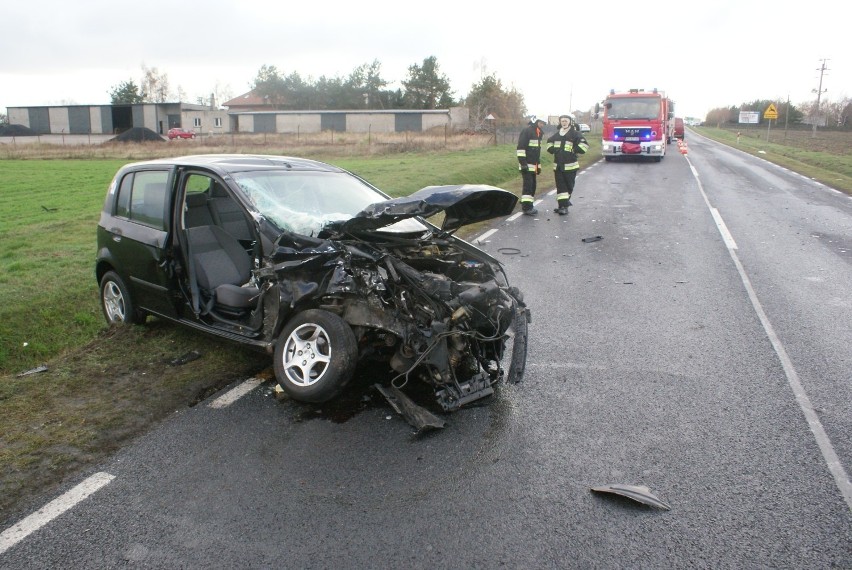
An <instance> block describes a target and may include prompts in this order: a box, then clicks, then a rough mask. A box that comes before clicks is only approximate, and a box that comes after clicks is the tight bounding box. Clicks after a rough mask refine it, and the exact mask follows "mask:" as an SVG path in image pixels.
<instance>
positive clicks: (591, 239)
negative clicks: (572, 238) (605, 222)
mask: <svg viewBox="0 0 852 570" xmlns="http://www.w3.org/2000/svg"><path fill="white" fill-rule="evenodd" d="M602 239H603V236H593V237H587V238H583V243H591V242H593V241H601V240H602Z"/></svg>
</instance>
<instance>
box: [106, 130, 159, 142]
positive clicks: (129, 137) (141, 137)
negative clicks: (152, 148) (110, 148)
mask: <svg viewBox="0 0 852 570" xmlns="http://www.w3.org/2000/svg"><path fill="white" fill-rule="evenodd" d="M110 141H115V142H143V141H160V142H165V141H164V139H163V137H161V136H160V135H158V134H157V133H155V132H154V131H152V130H151V129H147V128H145V127H133V128H132V129H128V130H126V131H124V132H123V133H121V134H120V135H118V136H117V137H114V138H112V139H110Z"/></svg>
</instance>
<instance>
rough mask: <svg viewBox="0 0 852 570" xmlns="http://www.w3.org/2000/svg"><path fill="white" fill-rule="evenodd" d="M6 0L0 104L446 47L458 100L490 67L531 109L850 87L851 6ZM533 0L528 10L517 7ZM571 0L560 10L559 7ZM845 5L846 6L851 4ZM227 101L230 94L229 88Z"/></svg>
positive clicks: (401, 60)
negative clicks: (158, 78)
mask: <svg viewBox="0 0 852 570" xmlns="http://www.w3.org/2000/svg"><path fill="white" fill-rule="evenodd" d="M499 4H502V3H497V2H487V3H486V2H481V3H480V2H464V1H454V2H453V1H447V0H432V1H430V2H422V3H416V2H407V1H399V2H387V1H384V0H380V1H374V2H369V1H367V2H353V1H351V0H348V1H341V0H324V1H320V2H299V3H293V2H286V1H281V0H205V1H203V2H201V1H195V0H192V1H175V0H170V1H165V0H148V1H146V2H126V1H123V0H111V1H106V0H86V1H85V2H69V1H68V0H29V1H27V2H4V5H3V9H2V12H0V13H1V14H2V21H3V23H4V25H3V31H2V33H0V54H2V59H0V112H6V108H7V107H24V106H36V105H60V104H80V105H83V104H104V103H109V99H110V97H109V92H110V91H111V90H112V88H113V87H115V86H117V85H119V84H121V83H122V82H124V81H127V80H131V79H132V80H133V81H134V82H135V83H136V84H137V85H139V84H140V81H141V78H142V66H143V65H144V66H146V67H148V68H156V69H157V70H158V71H159V72H160V73H164V74H166V75H167V76H168V80H169V84H170V87H171V90H172V91H173V92H177V88H178V87H180V88H181V89H182V91H183V92H184V93H185V94H186V99H185V102H195V100H196V98H197V97H199V96H204V97H208V96H209V94H210V93H211V92H218V93H223V94H229V95H232V96H237V95H241V94H242V93H245V92H246V91H248V90H249V89H250V88H251V83H252V81H253V79H254V78H255V77H256V75H257V72H258V70H259V69H260V67H261V66H262V65H264V64H265V65H274V66H275V67H276V68H277V69H278V71H279V72H280V73H282V74H283V75H289V74H290V73H292V72H298V73H299V74H300V75H301V76H302V77H304V78H308V77H310V78H313V79H316V78H319V77H321V76H323V75H324V76H326V77H346V76H348V75H349V73H350V72H351V71H352V70H354V69H355V68H356V67H358V66H359V65H362V64H369V63H372V62H373V61H374V60H378V61H379V62H380V63H381V75H382V77H383V78H384V79H385V80H387V81H389V82H391V83H392V86H393V87H398V86H399V82H400V81H402V80H404V79H406V77H407V72H408V67H409V66H411V65H413V64H418V65H420V64H422V63H423V60H424V59H425V58H427V57H430V56H435V57H436V58H437V61H438V65H439V69H440V72H441V73H443V74H444V75H446V76H447V78H448V79H449V80H450V84H451V85H452V89H453V90H454V96H455V97H456V98H459V97H463V96H465V95H467V93H468V92H469V91H470V88H471V85H473V84H475V83H478V82H479V81H480V80H481V78H482V77H483V75H492V74H493V75H495V76H496V77H497V78H498V79H500V80H501V81H502V83H503V85H504V86H505V87H507V88H508V87H514V88H516V89H517V90H518V91H520V92H521V93H522V94H523V95H524V99H525V102H526V105H527V109H528V111H529V112H530V113H535V114H540V115H555V114H560V113H564V112H566V111H568V110H578V109H589V108H591V107H592V106H594V104H595V102H596V101H600V100H602V99H603V98H604V97H605V96H606V94H607V93H608V92H609V90H610V89H611V88H615V89H616V90H625V89H628V88H633V87H635V88H644V89H646V90H650V89H652V88H655V87H656V88H658V89H660V90H663V91H665V92H666V93H667V94H668V95H669V96H670V97H671V98H672V99H674V100H675V102H676V110H677V114H678V115H679V116H696V117H701V118H703V117H704V116H705V114H706V113H707V111H708V110H710V109H712V108H715V107H722V106H729V105H739V104H740V103H742V102H748V101H753V100H755V99H775V100H777V101H778V102H783V101H786V99H787V98H788V96H789V98H790V101H791V102H792V103H793V104H800V103H805V102H807V101H813V100H814V99H815V98H816V94H815V90H816V89H817V86H818V84H819V75H820V74H819V71H817V70H818V68H819V67H820V65H821V60H822V59H824V58H825V59H828V61H827V67H828V68H829V71H828V72H827V73H826V74H825V76H824V79H823V88H824V89H827V92H826V93H824V94H823V100H826V99H828V100H832V101H837V100H839V99H841V98H842V97H849V96H852V48H850V38H849V35H850V28H849V18H848V13H847V12H846V10H847V8H846V7H845V6H846V4H845V3H843V2H840V3H837V2H828V1H827V0H814V1H812V2H801V3H796V4H792V3H791V2H790V1H789V0H788V1H786V2H784V1H782V2H758V1H756V0H736V1H733V0H714V1H710V0H707V1H705V0H682V1H677V0H672V1H666V2H659V1H650V0H649V1H646V2H637V1H622V0H607V1H605V2H595V1H589V2H559V3H555V4H554V3H548V2H527V3H521V4H506V6H505V7H498V5H499ZM517 6H522V7H523V9H518V8H517ZM554 6H558V8H554ZM844 14H845V15H844ZM220 102H221V101H220Z"/></svg>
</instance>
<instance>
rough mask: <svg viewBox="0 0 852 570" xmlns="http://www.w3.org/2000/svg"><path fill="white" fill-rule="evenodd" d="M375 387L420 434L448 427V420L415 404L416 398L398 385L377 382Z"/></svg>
mask: <svg viewBox="0 0 852 570" xmlns="http://www.w3.org/2000/svg"><path fill="white" fill-rule="evenodd" d="M375 388H376V390H378V391H379V392H380V393H381V395H382V396H384V397H385V399H386V400H387V401H388V403H389V404H390V405H391V407H392V408H393V409H394V410H395V411H396V413H398V414H399V415H401V416H402V417H403V418H405V421H407V422H408V423H409V424H410V425H411V427H413V428H415V429H416V430H417V434H418V435H420V434H421V433H423V432H424V431H426V430H431V429H442V428H444V427H446V425H447V422H445V421H444V420H442V419H441V418H439V417H438V416H436V415H435V414H433V413H432V412H430V411H429V410H427V409H426V408H423V407H421V406H418V405H417V404H415V403H414V400H412V399H411V398H409V397H408V396H406V395H405V393H403V391H402V390H400V389H399V388H397V387H396V386H393V385H390V386H383V385H381V384H376V385H375Z"/></svg>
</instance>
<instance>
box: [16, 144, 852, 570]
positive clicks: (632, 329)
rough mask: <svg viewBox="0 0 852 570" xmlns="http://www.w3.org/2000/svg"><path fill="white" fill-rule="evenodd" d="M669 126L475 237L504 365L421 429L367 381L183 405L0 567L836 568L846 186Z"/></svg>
mask: <svg viewBox="0 0 852 570" xmlns="http://www.w3.org/2000/svg"><path fill="white" fill-rule="evenodd" d="M687 137H688V139H687V140H688V144H689V153H688V154H687V155H686V156H683V155H680V154H678V153H677V152H676V150H675V152H671V153H670V154H669V156H667V157H666V158H665V159H664V160H663V161H662V162H660V163H650V162H648V163H638V162H624V163H621V162H608V163H607V162H600V163H597V164H595V165H593V166H592V167H590V168H588V169H586V170H585V171H584V172H583V173H582V174H581V175H580V176H579V179H578V188H577V191H576V192H575V195H574V198H573V200H572V201H573V203H574V204H575V205H574V206H573V207H572V208H571V210H570V213H569V215H568V216H565V217H559V216H556V215H554V214H553V213H552V212H551V209H552V208H553V207H555V199H554V197H553V196H552V195H543V196H542V199H543V202H542V203H541V204H540V205H539V210H540V211H541V215H540V216H539V217H538V218H536V219H533V218H530V217H526V216H523V217H517V216H513V217H511V218H509V219H506V220H499V221H498V222H497V223H495V224H494V226H493V228H494V229H495V230H496V231H494V232H488V234H487V235H486V234H483V236H482V243H481V246H482V247H483V248H484V249H486V250H488V251H489V252H491V253H492V254H493V255H495V256H496V257H498V258H500V259H501V260H502V261H503V262H505V264H506V267H507V271H508V273H509V276H510V278H511V279H512V281H513V282H514V284H516V285H518V286H519V287H520V288H521V290H522V291H524V293H525V295H526V299H527V302H528V304H529V306H530V307H531V310H532V314H533V322H532V323H531V325H530V346H529V361H528V366H527V375H526V379H525V381H524V382H523V383H522V384H520V385H518V386H507V387H504V388H503V389H501V390H500V391H499V393H498V394H497V395H496V396H495V397H494V398H493V399H491V401H489V402H488V404H487V405H485V406H480V407H474V408H470V409H466V410H463V411H461V412H459V413H456V414H453V415H451V416H449V418H448V421H449V425H448V427H447V428H446V429H444V430H443V431H440V432H435V433H432V434H429V435H426V436H420V437H415V435H414V434H413V433H412V430H411V428H410V427H409V426H408V425H407V424H406V423H405V422H404V420H402V419H401V418H400V417H399V416H397V415H395V414H394V413H393V412H392V411H391V409H390V408H389V407H388V406H386V405H384V403H383V402H381V401H380V400H376V399H370V400H368V399H366V396H365V400H364V401H363V402H362V401H360V400H357V401H356V403H355V404H352V405H351V406H350V408H346V406H342V407H341V408H332V409H326V410H317V409H312V408H306V407H304V406H300V405H296V404H293V403H292V402H280V401H277V400H276V399H275V398H274V397H273V395H272V390H271V385H270V384H268V383H267V384H262V385H260V386H259V387H257V388H255V389H253V390H251V391H249V392H248V393H247V394H246V395H245V396H243V397H241V398H239V399H236V400H235V401H233V403H231V404H230V405H227V406H224V407H220V408H216V407H211V406H210V403H211V401H208V402H205V403H204V404H203V405H199V406H197V407H195V408H193V409H190V410H186V411H181V412H179V413H176V414H175V416H174V417H173V418H172V419H170V420H169V421H167V422H165V423H164V424H162V425H161V426H159V427H158V428H157V429H156V430H154V431H153V432H152V433H150V434H149V435H147V436H145V437H143V438H141V439H140V440H138V441H137V442H136V443H135V444H134V445H132V446H131V447H129V448H127V449H125V450H124V451H122V452H121V453H119V454H118V455H117V456H116V457H114V458H113V459H112V460H111V461H109V462H107V463H106V464H104V465H102V466H101V467H100V468H99V469H98V470H97V473H95V472H94V471H93V472H92V473H91V474H89V475H91V477H89V478H85V479H83V478H81V481H80V482H81V486H79V487H74V486H73V483H77V482H72V484H69V489H70V491H69V493H71V495H68V496H63V497H59V499H58V501H59V500H60V499H63V498H67V500H69V501H72V500H73V498H74V497H73V494H74V493H77V495H78V498H80V497H82V496H84V495H86V494H87V493H91V494H89V495H88V497H87V498H85V499H83V500H81V501H80V502H79V503H75V504H74V506H71V507H69V508H68V510H66V511H65V512H63V513H62V514H60V515H59V516H56V517H55V518H52V519H51V520H50V521H49V522H45V521H46V520H47V518H45V519H44V520H42V519H39V513H38V512H37V513H35V514H34V515H33V518H30V519H26V520H25V521H22V523H21V525H17V526H15V527H11V528H8V529H4V530H3V534H2V535H0V567H2V568H75V569H76V568H111V567H117V566H129V567H138V568H270V567H275V568H392V567H393V568H496V567H509V568H708V567H711V568H757V567H760V568H838V567H839V568H852V491H850V485H849V480H848V474H849V473H850V469H852V441H850V437H849V434H850V431H852V425H851V424H852V386H850V380H852V331H850V323H852V301H850V296H849V284H850V283H852V263H850V261H852V200H850V199H849V198H848V197H846V196H844V195H842V194H839V193H837V192H834V191H833V190H830V189H828V188H826V187H824V186H821V185H818V184H816V183H814V182H812V181H809V180H807V179H804V178H802V177H800V176H798V175H796V174H793V173H790V172H788V171H785V170H783V169H780V168H778V167H775V166H773V165H770V164H768V163H765V162H763V161H760V160H758V159H754V158H751V157H748V156H747V155H745V154H742V153H739V152H738V151H736V150H735V149H729V148H726V147H723V146H720V145H718V144H716V143H712V142H710V141H707V140H704V139H702V138H700V137H699V136H697V135H694V134H693V133H691V132H688V134H687ZM549 182H550V176H549V175H546V176H543V177H542V183H544V184H543V186H546V187H548V188H549V187H550V184H549ZM540 194H544V192H540ZM593 236H602V239H600V240H598V241H593V242H583V241H582V238H588V237H593ZM504 248H514V249H504ZM329 418H331V419H329ZM614 483H623V484H631V485H642V486H647V487H648V488H649V489H650V491H651V493H653V494H654V495H655V496H656V497H657V498H659V499H661V500H663V501H665V502H666V503H667V504H668V505H669V506H670V507H671V508H670V510H662V509H657V508H652V507H648V506H645V505H642V504H639V503H636V502H634V501H631V500H629V499H623V498H619V497H616V496H613V495H602V494H598V493H593V492H591V491H590V488H591V487H595V486H599V485H604V484H614ZM60 503H61V501H60V502H58V503H54V504H51V505H47V506H46V507H45V509H43V510H42V511H41V512H42V514H43V515H44V516H45V517H48V515H50V514H51V513H53V512H59V511H62V510H63V509H64V508H65V506H63V505H62V504H60ZM66 506H67V505H66ZM24 523H27V524H29V525H30V526H26V525H25V524H24ZM42 523H43V524H42Z"/></svg>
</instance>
